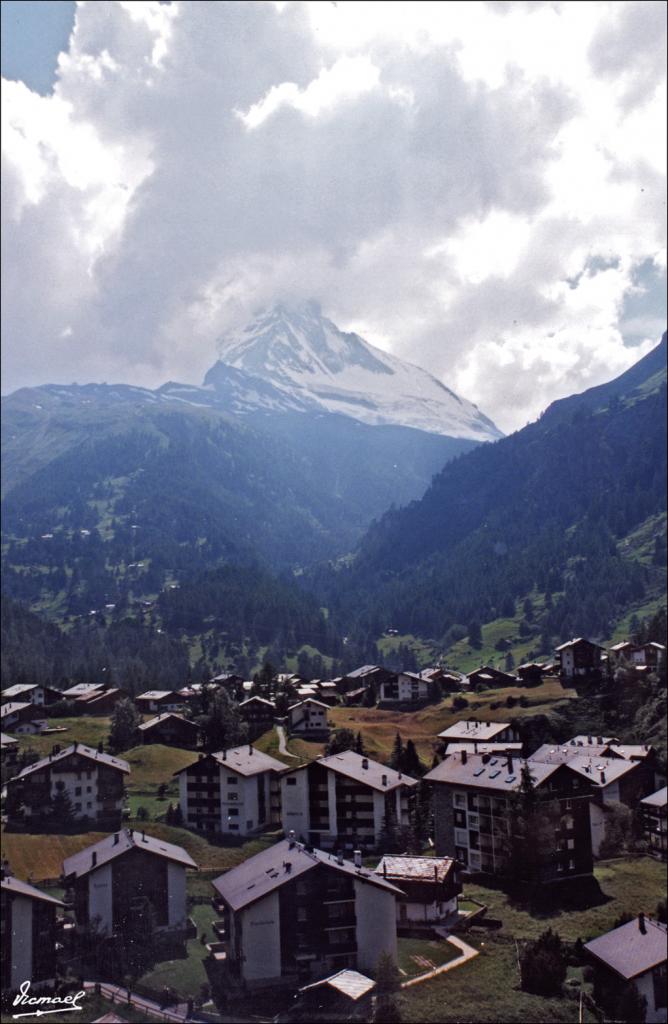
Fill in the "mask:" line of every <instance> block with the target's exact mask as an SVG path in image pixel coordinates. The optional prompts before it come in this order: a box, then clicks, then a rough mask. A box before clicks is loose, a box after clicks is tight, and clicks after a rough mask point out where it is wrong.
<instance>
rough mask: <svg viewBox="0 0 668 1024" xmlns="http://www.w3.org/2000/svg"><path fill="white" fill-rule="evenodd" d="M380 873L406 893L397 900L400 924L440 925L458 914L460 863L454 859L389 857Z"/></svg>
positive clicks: (382, 861) (382, 864) (378, 870)
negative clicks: (458, 873) (457, 863)
mask: <svg viewBox="0 0 668 1024" xmlns="http://www.w3.org/2000/svg"><path fill="white" fill-rule="evenodd" d="M376 874H377V875H380V877H381V878H384V879H385V880H386V881H387V882H392V884H393V885H396V886H397V887H398V888H399V889H401V890H402V892H403V895H402V896H398V897H397V924H398V925H399V926H401V925H404V924H405V925H411V924H423V925H427V924H439V923H441V922H443V921H445V920H446V919H447V918H448V917H450V916H451V915H452V914H456V913H457V901H458V897H459V894H460V893H461V891H462V886H461V883H460V881H459V878H458V875H457V870H456V862H455V861H454V860H452V859H451V858H450V857H408V856H402V857H399V856H396V855H395V854H391V855H390V854H386V856H384V857H383V859H382V860H381V862H380V864H379V865H378V867H377V868H376Z"/></svg>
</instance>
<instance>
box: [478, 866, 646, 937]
mask: <svg viewBox="0 0 668 1024" xmlns="http://www.w3.org/2000/svg"><path fill="white" fill-rule="evenodd" d="M594 875H595V878H596V881H597V882H598V886H599V888H600V892H598V893H597V902H594V901H592V900H589V901H587V903H588V905H585V906H582V907H569V908H556V909H555V908H551V909H550V908H548V909H544V910H535V909H534V910H533V911H530V909H529V908H528V906H526V905H522V904H521V903H519V902H517V901H514V900H512V899H511V898H510V897H509V896H508V895H507V894H506V893H504V892H502V891H501V890H500V889H492V888H488V887H486V886H482V885H478V884H475V883H474V884H466V885H465V891H464V896H465V897H469V898H473V899H477V900H480V902H481V903H486V904H487V905H488V907H489V910H488V915H489V916H490V917H497V918H500V919H501V920H502V921H503V930H504V934H508V935H512V936H517V937H518V938H533V937H535V936H537V935H539V934H540V933H541V932H543V931H544V930H545V929H546V928H548V927H549V928H553V929H554V930H555V931H558V932H559V934H560V935H561V937H562V938H563V939H567V940H569V941H575V939H577V938H578V937H579V938H582V939H583V940H584V941H587V940H588V939H591V938H593V937H594V936H596V935H600V934H601V933H602V932H605V931H608V930H609V929H610V928H612V926H613V924H614V922H615V920H616V919H617V918H618V917H619V916H620V914H622V913H623V912H627V913H629V914H637V913H638V911H639V910H644V911H645V912H646V913H648V914H654V912H655V909H656V905H657V903H658V902H659V900H661V899H665V891H666V884H665V867H664V865H662V864H660V863H659V862H658V861H655V860H653V859H652V858H651V857H639V858H637V859H633V860H631V859H629V860H611V861H600V862H599V863H598V864H597V866H596V868H595V871H594ZM555 891H556V890H555Z"/></svg>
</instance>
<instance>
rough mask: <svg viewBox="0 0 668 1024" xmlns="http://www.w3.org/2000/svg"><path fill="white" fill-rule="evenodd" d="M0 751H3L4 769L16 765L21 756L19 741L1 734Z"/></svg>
mask: <svg viewBox="0 0 668 1024" xmlns="http://www.w3.org/2000/svg"><path fill="white" fill-rule="evenodd" d="M0 750H1V751H2V766H3V768H11V767H12V766H13V765H15V764H16V762H17V760H18V756H19V741H18V740H17V739H16V737H14V736H7V734H6V733H4V732H3V733H0Z"/></svg>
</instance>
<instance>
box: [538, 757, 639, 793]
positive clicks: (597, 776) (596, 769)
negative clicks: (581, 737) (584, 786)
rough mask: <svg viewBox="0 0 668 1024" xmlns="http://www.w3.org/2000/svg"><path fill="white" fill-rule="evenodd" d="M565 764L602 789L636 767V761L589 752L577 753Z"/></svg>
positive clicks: (561, 762)
mask: <svg viewBox="0 0 668 1024" xmlns="http://www.w3.org/2000/svg"><path fill="white" fill-rule="evenodd" d="M544 763H545V762H544ZM547 763H548V764H549V763H550V762H547ZM558 763H559V764H563V763H564V762H563V761H558ZM566 764H567V765H568V767H569V768H572V769H573V771H574V772H577V773H578V775H582V776H583V778H585V779H588V780H589V782H591V784H592V785H593V786H596V787H597V789H604V788H605V786H609V785H610V784H611V783H613V782H617V781H618V780H619V779H621V778H622V776H623V775H627V774H628V773H629V772H631V771H634V769H635V768H637V767H638V762H637V761H626V760H624V758H621V757H596V755H590V754H578V755H576V756H575V757H571V758H569V760H568V761H567V762H566Z"/></svg>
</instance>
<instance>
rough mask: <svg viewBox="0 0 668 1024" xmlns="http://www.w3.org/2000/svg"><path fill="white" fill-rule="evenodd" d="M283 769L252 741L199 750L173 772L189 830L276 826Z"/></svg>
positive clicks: (241, 831)
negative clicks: (216, 750)
mask: <svg viewBox="0 0 668 1024" xmlns="http://www.w3.org/2000/svg"><path fill="white" fill-rule="evenodd" d="M284 771H285V765H284V764H283V763H282V762H281V761H277V760H276V759H275V758H273V757H269V755H268V754H263V753H262V752H261V751H260V750H256V749H255V748H254V747H252V746H249V745H244V746H243V747H234V748H232V749H231V750H221V751H220V752H219V753H216V754H201V755H200V757H199V759H198V760H197V761H194V762H193V763H192V764H190V765H188V766H187V767H186V768H182V769H181V771H180V772H176V773H175V774H176V775H178V777H179V800H180V806H181V813H182V815H183V820H184V822H185V823H186V825H187V826H188V827H189V828H195V829H198V830H200V831H204V832H216V833H231V834H233V835H237V836H247V835H253V834H254V833H256V832H259V831H261V830H262V829H263V828H266V827H267V826H268V825H272V824H278V822H279V820H280V785H279V777H280V775H281V774H282V773H283V772H284Z"/></svg>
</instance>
